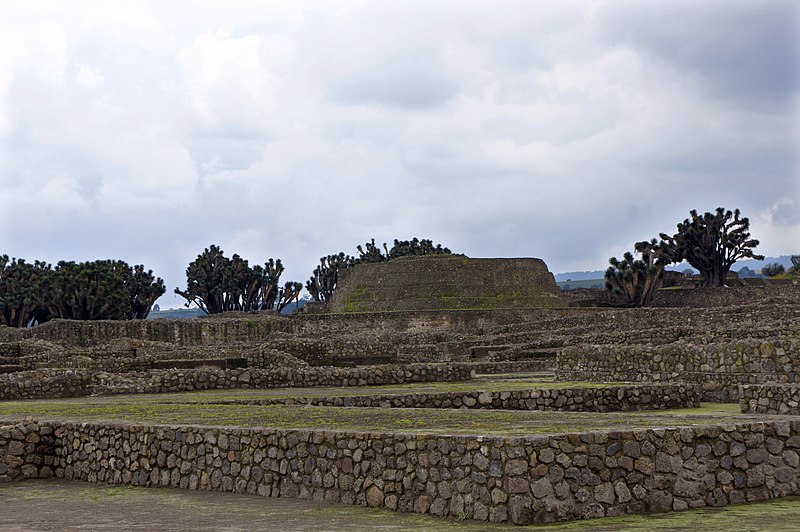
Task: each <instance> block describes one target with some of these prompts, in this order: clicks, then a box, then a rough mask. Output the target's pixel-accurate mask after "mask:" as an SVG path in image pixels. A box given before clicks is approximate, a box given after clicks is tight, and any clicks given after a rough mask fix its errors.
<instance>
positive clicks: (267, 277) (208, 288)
mask: <svg viewBox="0 0 800 532" xmlns="http://www.w3.org/2000/svg"><path fill="white" fill-rule="evenodd" d="M283 270H284V268H283V264H281V260H280V259H277V260H273V259H269V260H268V261H267V262H266V263H265V264H264V266H263V267H262V266H259V265H256V266H253V267H252V268H251V267H250V266H249V264H248V262H247V260H246V259H243V258H242V257H240V256H239V255H236V254H234V255H233V257H231V258H230V259H228V258H227V257H225V254H224V252H223V251H222V250H221V249H220V248H219V247H218V246H214V245H212V246H209V247H208V248H206V249H205V250H204V251H203V253H201V254H200V255H198V256H197V258H196V259H195V260H194V261H193V262H191V263H190V264H189V267H188V268H187V269H186V285H187V286H186V290H180V289H178V288H176V289H175V293H176V294H178V295H180V296H182V297H183V298H184V299H186V301H187V303H186V306H187V307H188V306H189V304H190V303H194V304H195V305H197V306H198V307H199V308H200V309H201V310H203V311H204V312H205V313H206V314H217V313H221V312H230V311H234V310H240V311H245V312H252V311H257V310H272V309H274V308H275V306H276V303H277V300H278V298H279V291H280V290H279V283H280V278H281V274H282V273H283ZM301 288H302V285H301Z"/></svg>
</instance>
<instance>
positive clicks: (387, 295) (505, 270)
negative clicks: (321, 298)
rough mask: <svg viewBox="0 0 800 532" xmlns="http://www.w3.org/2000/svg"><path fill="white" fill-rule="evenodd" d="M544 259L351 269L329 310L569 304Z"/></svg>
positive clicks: (424, 259) (432, 258) (407, 261)
mask: <svg viewBox="0 0 800 532" xmlns="http://www.w3.org/2000/svg"><path fill="white" fill-rule="evenodd" d="M563 306H566V304H565V303H564V300H563V299H562V298H561V291H560V290H559V288H558V286H557V285H556V282H555V277H553V274H552V273H550V272H549V271H548V269H547V265H546V264H545V263H544V261H542V260H541V259H470V258H467V257H460V256H456V255H428V256H420V257H401V258H398V259H394V260H391V261H388V262H379V263H373V264H361V265H358V266H356V267H354V268H350V269H347V270H345V271H344V272H343V273H342V275H341V279H340V281H339V285H338V286H337V288H336V290H335V291H334V295H333V300H332V301H331V302H330V303H329V304H328V308H327V309H326V310H327V311H328V312H383V311H396V310H427V309H464V308H468V309H500V308H526V307H543V308H552V307H563Z"/></svg>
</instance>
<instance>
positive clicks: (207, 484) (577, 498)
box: [0, 419, 800, 524]
mask: <svg viewBox="0 0 800 532" xmlns="http://www.w3.org/2000/svg"><path fill="white" fill-rule="evenodd" d="M798 451H800V422H797V421H788V420H773V419H771V420H768V421H765V422H758V423H739V424H727V425H721V426H705V427H684V428H670V429H636V430H628V431H612V432H586V433H580V434H568V435H553V436H529V437H484V438H477V437H464V436H436V435H425V434H420V435H406V434H369V433H359V432H339V431H331V430H327V431H326V430H314V429H311V430H275V429H249V428H248V429H245V428H241V429H232V428H221V427H192V426H153V427H150V426H142V425H129V424H104V423H66V422H42V423H37V422H35V421H33V420H29V421H26V422H20V423H16V424H13V425H7V426H3V427H0V482H3V481H10V480H18V479H24V478H52V477H58V478H65V479H75V480H84V481H89V482H110V483H113V484H132V485H139V486H163V487H167V486H172V487H176V488H183V489H190V490H212V491H221V492H232V493H250V494H259V495H262V496H266V497H291V498H303V499H313V500H318V501H328V502H340V503H344V504H357V505H360V506H371V507H383V508H388V509H391V510H397V511H402V512H415V513H428V514H431V515H435V516H442V517H444V516H451V517H461V518H463V517H469V518H472V519H477V520H483V521H490V522H511V523H514V524H530V523H534V522H536V523H541V522H553V521H561V520H566V519H579V518H590V517H604V516H615V515H623V514H626V513H645V512H664V511H671V510H684V509H688V508H697V507H701V506H724V505H726V504H735V503H743V502H753V501H761V500H766V499H770V498H773V497H782V496H787V495H796V494H798V493H800V478H799V477H798V466H800V455H799V454H798Z"/></svg>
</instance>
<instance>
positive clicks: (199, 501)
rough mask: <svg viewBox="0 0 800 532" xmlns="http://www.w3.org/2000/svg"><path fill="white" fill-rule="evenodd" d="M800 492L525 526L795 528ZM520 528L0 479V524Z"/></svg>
mask: <svg viewBox="0 0 800 532" xmlns="http://www.w3.org/2000/svg"><path fill="white" fill-rule="evenodd" d="M798 523H800V497H790V498H786V499H778V500H774V501H769V502H766V503H757V504H747V505H738V506H728V507H725V508H722V509H704V510H695V511H690V512H677V513H671V514H664V515H657V516H628V517H621V518H609V519H595V520H592V521H581V522H572V523H568V524H565V525H557V526H531V527H522V529H523V530H536V531H539V530H587V531H589V530H591V531H612V530H624V531H645V530H646V531H650V530H658V531H667V530H670V531H671V530H674V531H678V530H687V529H689V528H691V529H692V530H693V531H694V532H703V531H709V532H710V531H715V532H716V531H719V530H725V529H729V530H736V531H737V532H748V531H762V530H769V531H782V530H787V531H788V530H798V527H800V525H798ZM519 529H520V528H517V527H513V526H504V525H489V524H484V523H475V522H469V521H457V520H453V519H436V518H431V517H426V516H419V515H409V514H399V513H395V512H390V511H386V510H374V509H367V508H360V507H353V506H344V505H334V504H324V503H316V502H311V501H303V500H298V499H271V498H263V497H256V496H248V495H233V494H227V493H209V492H192V491H182V490H176V489H166V488H141V487H130V486H109V485H104V484H88V483H83V482H66V481H51V480H47V481H26V482H19V483H13V484H6V485H0V530H3V531H4V532H12V531H22V530H26V531H27V530H59V531H62V530H65V531H87V530H91V531H95V530H109V531H114V530H126V531H127V530H134V531H138V530H141V531H144V530H147V531H159V530H164V531H168V530H169V531H172V530H174V531H182V530H191V531H205V530H220V531H240V530H270V531H272V530H274V531H279V530H280V531H305V530H313V531H315V532H327V531H341V530H359V531H370V530H375V531H382V530H388V531H393V532H404V531H408V532H410V531H428V530H430V531H450V530H452V531H455V530H459V531H467V532H469V531H489V530H502V531H506V532H510V531H513V530H519Z"/></svg>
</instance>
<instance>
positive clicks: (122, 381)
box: [0, 364, 473, 400]
mask: <svg viewBox="0 0 800 532" xmlns="http://www.w3.org/2000/svg"><path fill="white" fill-rule="evenodd" d="M472 376H473V372H472V368H471V367H470V366H469V365H467V364H407V365H386V366H373V367H363V368H327V367H308V368H301V369H293V368H282V369H278V370H262V369H257V368H245V369H216V368H198V369H166V370H150V371H147V372H144V373H106V372H96V371H91V370H46V369H45V370H35V371H25V372H19V373H10V374H5V375H0V400H9V399H38V398H58V397H78V396H84V395H114V394H130V393H169V392H190V391H195V390H215V389H232V388H278V387H305V386H367V385H380V384H405V383H409V382H441V381H461V380H467V379H470V378H471V377H472Z"/></svg>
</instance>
